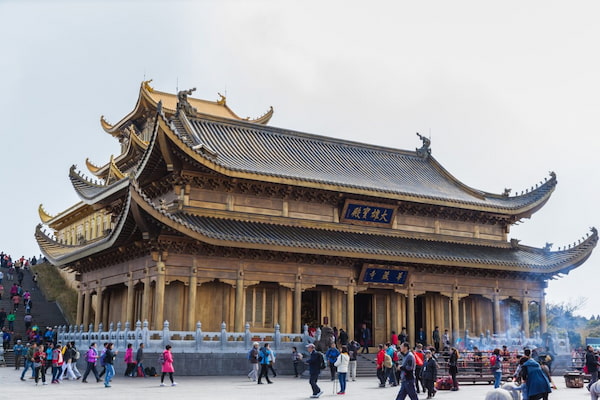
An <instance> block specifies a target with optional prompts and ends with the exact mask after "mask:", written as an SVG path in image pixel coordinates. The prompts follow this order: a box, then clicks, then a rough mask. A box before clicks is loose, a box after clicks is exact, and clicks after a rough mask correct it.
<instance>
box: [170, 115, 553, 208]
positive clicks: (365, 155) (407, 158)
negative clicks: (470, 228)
mask: <svg viewBox="0 0 600 400" xmlns="http://www.w3.org/2000/svg"><path fill="white" fill-rule="evenodd" d="M170 121H171V122H173V121H174V120H173V119H171V120H170ZM189 122H190V124H191V126H192V127H193V128H194V130H195V132H193V133H191V134H189V133H187V129H185V127H184V126H182V127H181V128H183V129H184V131H181V128H180V127H178V126H177V125H174V124H172V123H171V124H168V125H167V128H168V130H170V132H171V133H172V134H173V136H174V137H176V138H177V139H178V141H179V142H180V144H179V146H183V147H185V148H188V149H191V150H193V153H192V154H196V155H197V156H196V157H198V156H199V157H200V159H197V160H198V161H199V162H200V163H203V164H205V165H206V166H208V167H209V168H212V169H216V170H217V171H218V172H221V173H223V174H225V175H227V176H231V177H243V176H246V175H247V174H251V175H259V176H260V177H262V179H264V180H266V181H273V180H274V181H276V182H279V183H282V182H283V181H281V178H284V180H285V182H284V183H286V184H292V185H296V186H306V183H310V185H309V187H312V186H315V185H317V186H318V187H321V188H322V185H323V184H326V185H330V186H331V187H329V188H328V189H327V190H334V191H344V190H347V189H348V188H352V189H355V190H357V191H355V193H354V194H364V195H375V196H378V197H381V194H385V195H387V196H391V197H390V198H391V199H396V200H403V201H413V202H424V201H433V202H434V204H439V205H444V206H451V204H449V202H450V203H454V204H456V205H457V206H460V207H462V208H470V209H474V210H480V211H484V212H494V213H498V212H500V213H506V214H508V215H517V216H518V218H522V217H528V216H530V215H531V214H532V213H533V212H534V211H536V210H537V209H538V208H539V207H541V206H542V205H543V204H544V203H545V202H546V201H547V200H548V199H549V196H550V194H551V193H552V189H553V188H554V186H555V184H556V180H555V179H551V180H550V181H548V182H547V183H546V184H544V185H542V186H541V187H539V188H537V189H536V190H533V191H532V192H529V193H528V194H526V195H523V196H516V197H508V196H504V195H500V194H491V193H486V192H483V191H481V190H477V189H473V188H471V187H469V186H467V185H465V184H464V183H462V182H461V181H459V180H458V179H456V178H455V177H454V176H453V175H452V174H450V173H449V172H448V171H447V170H445V169H444V167H442V166H441V164H439V162H437V160H435V158H434V157H432V156H430V155H428V156H427V157H422V156H419V155H418V154H417V152H415V151H407V150H401V149H393V148H390V147H384V146H377V145H372V144H365V143H358V142H354V141H348V140H345V139H339V138H331V137H325V136H321V135H312V134H307V133H302V132H296V131H291V130H288V129H282V128H276V127H271V126H260V127H259V126H256V125H251V124H247V123H244V121H233V120H226V119H223V118H216V117H211V118H190V119H189ZM197 146H208V147H209V148H210V150H211V157H208V155H206V154H202V153H200V152H198V151H196V150H197ZM312 153H314V155H313V154H312ZM217 154H218V158H216V157H215V155H217ZM311 157H312V158H311ZM211 164H213V165H211ZM434 171H435V172H434ZM253 179H256V178H253ZM402 180H408V181H409V182H403V181H402ZM374 193H376V194H374ZM519 214H522V215H521V216H519Z"/></svg>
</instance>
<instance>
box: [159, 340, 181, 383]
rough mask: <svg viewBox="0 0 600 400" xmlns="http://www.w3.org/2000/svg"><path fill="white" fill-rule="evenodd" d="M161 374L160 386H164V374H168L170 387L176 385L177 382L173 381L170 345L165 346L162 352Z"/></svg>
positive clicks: (173, 370) (173, 369)
mask: <svg viewBox="0 0 600 400" xmlns="http://www.w3.org/2000/svg"><path fill="white" fill-rule="evenodd" d="M161 372H162V373H161V375H160V386H165V383H164V380H165V375H166V374H169V379H170V380H171V386H176V385H177V382H175V381H174V380H173V373H174V372H175V368H173V354H172V353H171V345H169V344H168V345H166V346H165V350H164V351H163V352H162V362H161Z"/></svg>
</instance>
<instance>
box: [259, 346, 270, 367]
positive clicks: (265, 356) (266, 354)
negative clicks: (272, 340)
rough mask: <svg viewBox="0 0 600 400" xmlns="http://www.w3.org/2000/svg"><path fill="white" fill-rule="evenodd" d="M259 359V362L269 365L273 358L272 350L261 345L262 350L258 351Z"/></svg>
mask: <svg viewBox="0 0 600 400" xmlns="http://www.w3.org/2000/svg"><path fill="white" fill-rule="evenodd" d="M261 357H262V358H261ZM258 359H259V360H260V361H259V363H261V364H266V365H269V362H270V359H271V350H269V349H267V348H266V347H261V348H260V351H259V352H258Z"/></svg>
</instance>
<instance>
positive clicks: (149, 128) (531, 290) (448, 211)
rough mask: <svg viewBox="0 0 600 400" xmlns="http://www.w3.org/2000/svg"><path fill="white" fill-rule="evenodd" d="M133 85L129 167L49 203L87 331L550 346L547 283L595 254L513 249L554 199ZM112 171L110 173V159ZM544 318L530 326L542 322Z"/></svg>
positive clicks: (119, 163) (107, 127)
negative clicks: (495, 188)
mask: <svg viewBox="0 0 600 400" xmlns="http://www.w3.org/2000/svg"><path fill="white" fill-rule="evenodd" d="M193 90H194V89H192V90H187V91H181V92H179V93H178V94H169V93H164V92H159V91H157V90H154V89H153V88H152V87H151V86H150V82H143V83H142V84H141V86H140V91H139V98H138V101H137V104H136V105H135V107H134V108H133V111H131V112H130V113H129V114H128V115H126V116H125V117H124V118H122V119H121V120H120V121H119V122H118V123H115V124H110V123H109V122H107V121H106V120H105V119H104V118H103V117H102V118H101V126H102V128H103V129H104V131H106V132H107V133H108V134H110V135H112V136H114V138H115V139H117V140H118V141H119V142H120V144H121V154H119V155H117V156H111V157H110V158H109V161H108V162H106V163H105V164H103V165H101V166H98V165H96V164H94V163H92V162H91V161H90V160H87V159H86V166H87V169H88V170H89V173H86V174H85V175H84V173H82V172H81V171H80V170H78V169H77V168H76V167H75V166H73V167H72V168H71V169H70V172H69V178H70V179H71V182H72V184H73V188H74V189H75V191H76V192H77V194H78V195H79V197H80V198H81V201H80V202H79V203H77V204H75V205H73V206H71V207H69V208H68V209H66V210H65V211H62V212H60V213H58V214H56V215H51V214H50V213H48V212H47V211H46V210H44V208H43V206H42V205H40V208H39V214H40V218H41V220H42V224H40V225H38V227H37V229H36V232H35V236H36V239H37V241H38V244H39V246H40V248H41V251H42V252H43V254H44V255H45V256H46V257H47V259H48V260H49V261H50V262H51V263H52V264H54V265H56V266H57V267H60V268H63V269H65V270H67V271H70V273H71V274H72V275H73V276H74V279H75V281H76V282H77V287H78V293H79V297H78V307H77V317H76V321H75V322H76V323H77V324H84V325H85V326H86V327H87V325H88V324H90V323H93V324H94V326H95V327H96V329H97V327H98V326H99V324H100V323H103V325H104V326H107V325H108V324H109V323H110V322H115V323H116V322H119V321H120V322H122V323H125V322H129V323H130V324H132V326H134V325H133V324H135V322H136V321H144V320H147V321H148V322H149V325H150V327H151V329H160V327H161V326H162V323H163V321H165V320H168V321H169V323H170V329H172V330H182V331H186V330H194V329H195V326H196V323H197V322H198V321H200V322H201V323H202V329H203V330H205V331H218V330H219V329H220V325H221V323H222V322H225V323H226V324H227V327H228V330H231V331H235V332H241V331H243V330H244V326H245V324H246V323H249V324H250V326H251V329H252V330H253V331H257V332H272V331H273V329H274V327H275V325H276V324H279V326H280V329H281V331H282V332H300V331H302V329H303V326H304V324H308V325H312V326H317V325H327V326H331V327H334V326H335V327H337V328H344V329H345V330H347V331H348V332H350V333H351V335H352V334H354V335H355V336H356V337H358V336H357V335H358V332H359V329H360V327H361V325H362V324H366V325H367V326H368V327H369V328H370V329H371V331H372V335H373V343H374V344H377V343H380V342H385V341H387V340H388V338H389V334H390V332H391V331H392V330H394V331H396V332H399V331H400V329H401V328H402V327H407V331H408V334H409V338H410V339H411V341H412V342H413V343H414V338H415V334H416V332H417V331H418V330H419V328H423V329H424V331H425V332H426V333H427V336H428V337H429V338H430V337H431V332H432V331H433V329H434V328H435V327H436V326H439V327H440V329H441V330H442V332H443V330H444V329H448V330H449V332H450V333H451V334H452V335H453V337H454V338H456V337H459V336H460V335H463V334H464V333H465V332H466V331H468V332H470V333H472V334H474V335H479V334H480V333H484V332H486V331H490V332H492V333H501V332H502V333H503V332H507V331H510V332H513V334H515V335H516V334H522V333H521V332H524V335H525V336H529V335H532V334H533V332H534V329H535V330H541V332H545V331H546V314H545V300H544V296H545V293H544V290H545V288H546V287H547V281H548V280H549V279H553V278H555V277H558V276H559V275H560V274H566V273H568V272H569V271H570V270H572V269H573V268H576V267H578V266H579V265H581V264H582V263H584V262H585V261H586V260H587V259H588V257H589V256H590V255H591V253H592V251H593V249H594V247H595V246H596V243H597V241H598V233H597V231H596V230H595V229H593V228H592V230H591V233H588V234H587V236H586V237H585V238H583V239H582V240H579V243H576V244H573V245H570V246H566V247H564V248H558V249H557V250H553V249H552V248H551V247H552V246H551V245H547V246H546V247H545V248H535V247H530V246H526V245H524V244H521V243H520V242H519V241H518V240H516V239H509V238H508V234H509V232H510V228H511V226H512V225H513V224H515V223H517V222H519V221H522V220H523V219H527V218H530V217H531V216H532V215H533V214H534V213H535V212H536V211H537V210H539V209H540V208H541V207H543V206H544V204H545V203H546V202H547V201H548V200H549V198H550V196H551V194H552V192H553V191H554V189H555V188H556V184H557V179H556V175H555V174H554V173H550V175H549V177H547V178H546V179H545V180H544V181H543V182H541V183H540V184H538V185H535V187H532V188H531V189H529V190H527V191H523V192H522V193H517V194H511V191H510V190H509V189H506V190H504V192H503V193H499V194H492V193H487V192H484V191H481V190H478V189H475V188H471V187H469V186H467V185H465V184H464V183H462V182H461V181H459V180H458V179H456V178H455V177H454V176H453V175H451V174H450V173H449V172H448V171H446V170H445V169H444V167H443V166H442V165H440V163H438V161H436V160H435V158H434V157H433V156H432V155H431V145H432V144H431V142H430V140H429V139H428V138H425V137H422V136H420V135H419V138H416V139H417V140H416V142H417V143H418V144H419V146H421V147H420V148H418V149H416V150H414V151H413V150H397V149H392V148H386V147H381V146H376V145H370V144H362V143H356V142H351V141H347V140H341V139H335V138H329V137H325V136H318V135H312V134H307V133H300V132H295V131H291V130H289V129H282V128H276V127H271V126H268V125H267V123H268V122H269V120H270V118H271V116H272V114H273V109H272V108H271V109H269V110H268V112H267V113H266V114H265V115H263V116H262V117H259V118H257V119H249V118H245V119H244V118H240V117H239V116H237V115H236V114H235V113H234V112H233V111H232V110H231V109H230V108H229V107H228V106H227V102H226V98H225V97H223V96H220V99H219V100H218V101H215V102H211V101H205V100H199V99H195V98H192V97H191V95H192V92H193ZM107 158H108V157H107ZM534 316H535V318H536V320H535V322H534V321H533V320H532V319H533V318H534Z"/></svg>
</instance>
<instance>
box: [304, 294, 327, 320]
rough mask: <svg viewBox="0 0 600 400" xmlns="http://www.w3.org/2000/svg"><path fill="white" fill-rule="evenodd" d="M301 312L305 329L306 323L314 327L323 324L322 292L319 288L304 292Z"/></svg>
mask: <svg viewBox="0 0 600 400" xmlns="http://www.w3.org/2000/svg"><path fill="white" fill-rule="evenodd" d="M301 314H302V329H304V324H307V325H308V327H309V328H314V329H316V328H318V327H319V326H321V325H322V324H323V321H321V292H319V291H318V290H307V291H305V292H302V308H301Z"/></svg>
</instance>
